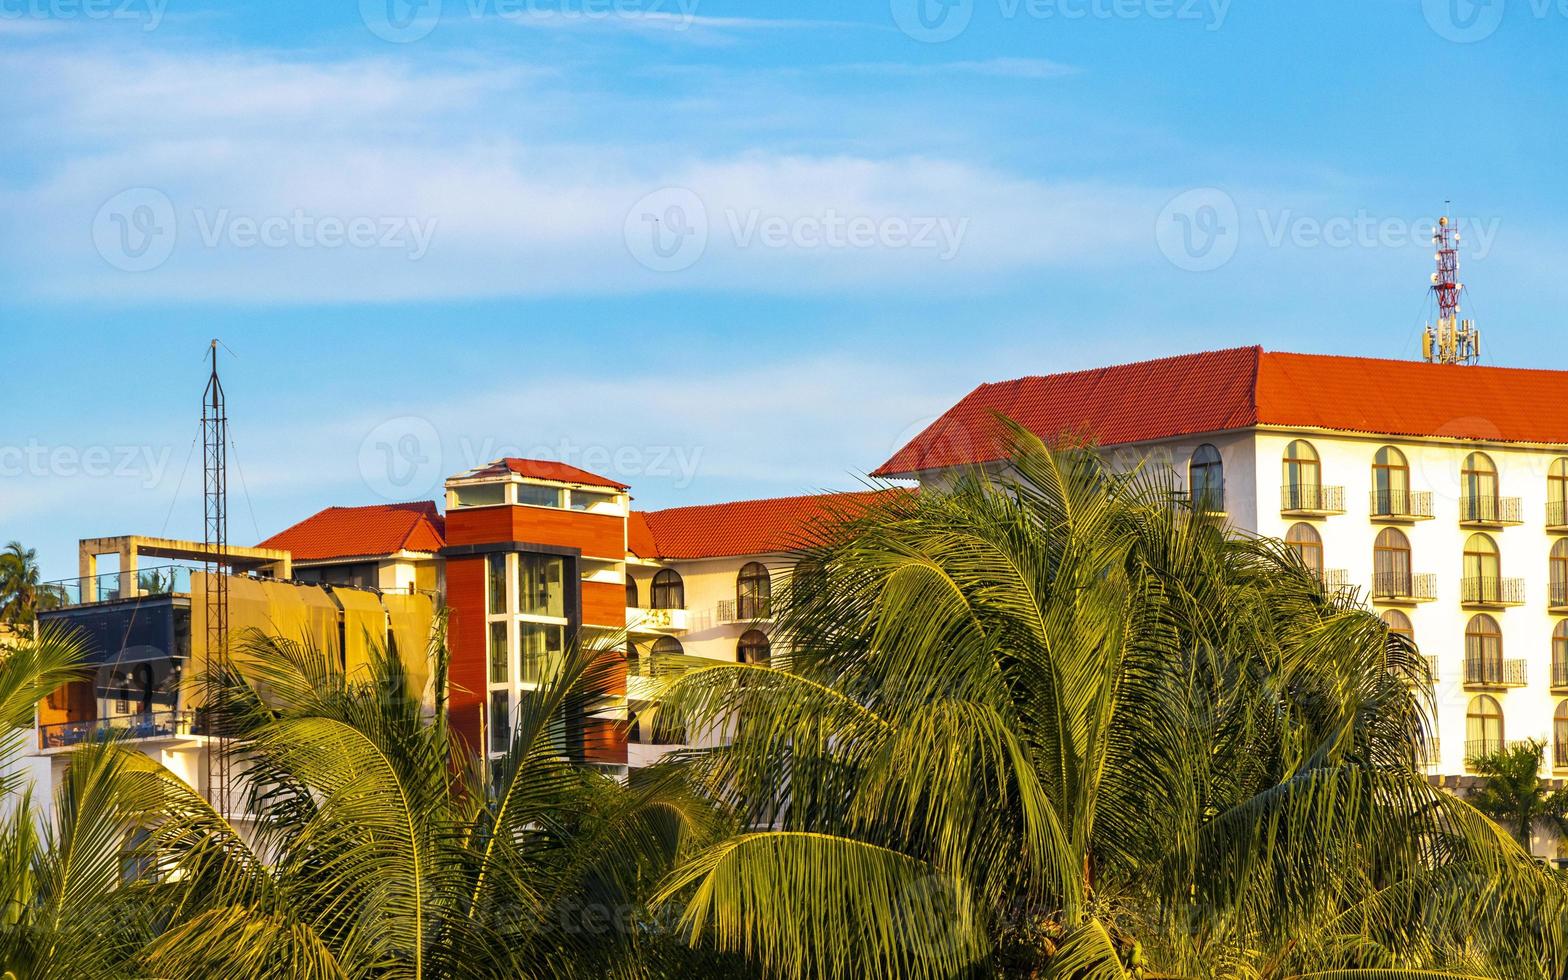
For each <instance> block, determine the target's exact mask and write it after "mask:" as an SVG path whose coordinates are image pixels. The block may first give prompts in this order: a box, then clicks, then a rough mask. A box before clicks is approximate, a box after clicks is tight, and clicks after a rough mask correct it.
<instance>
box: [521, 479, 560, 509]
mask: <svg viewBox="0 0 1568 980" xmlns="http://www.w3.org/2000/svg"><path fill="white" fill-rule="evenodd" d="M563 492H564V491H563V490H562V488H560V487H542V486H540V485H539V484H537V483H519V484H518V485H517V502H518V503H520V504H532V505H533V506H535V507H559V506H561V495H562V493H563Z"/></svg>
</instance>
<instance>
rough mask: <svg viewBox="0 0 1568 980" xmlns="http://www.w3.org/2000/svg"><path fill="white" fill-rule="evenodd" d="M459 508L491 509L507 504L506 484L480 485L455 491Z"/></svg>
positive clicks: (459, 488)
mask: <svg viewBox="0 0 1568 980" xmlns="http://www.w3.org/2000/svg"><path fill="white" fill-rule="evenodd" d="M453 495H454V496H455V497H456V498H457V500H456V506H458V507H489V506H493V505H495V504H504V503H506V484H504V483H479V484H475V485H474V486H471V487H458V488H457V489H456V490H454V491H453Z"/></svg>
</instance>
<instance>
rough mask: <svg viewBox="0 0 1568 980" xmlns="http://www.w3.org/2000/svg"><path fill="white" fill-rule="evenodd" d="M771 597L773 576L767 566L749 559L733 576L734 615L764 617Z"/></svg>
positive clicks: (745, 618) (746, 618)
mask: <svg viewBox="0 0 1568 980" xmlns="http://www.w3.org/2000/svg"><path fill="white" fill-rule="evenodd" d="M772 598H773V578H772V577H771V576H770V575H769V574H768V566H766V565H764V564H763V563H762V562H760V561H749V562H747V563H746V564H745V565H743V566H741V570H740V574H739V575H737V576H735V615H736V617H737V618H738V619H742V620H751V619H766V618H767V616H768V608H769V605H770V603H771V600H772Z"/></svg>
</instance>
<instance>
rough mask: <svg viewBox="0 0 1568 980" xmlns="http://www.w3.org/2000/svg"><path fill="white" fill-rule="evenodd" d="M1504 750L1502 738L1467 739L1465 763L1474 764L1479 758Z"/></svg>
mask: <svg viewBox="0 0 1568 980" xmlns="http://www.w3.org/2000/svg"><path fill="white" fill-rule="evenodd" d="M1501 751H1503V740H1502V739H1500V738H1471V739H1466V740H1465V765H1467V766H1473V765H1475V761H1476V760H1477V759H1480V758H1483V757H1485V756H1491V755H1496V754H1497V753H1499V752H1501Z"/></svg>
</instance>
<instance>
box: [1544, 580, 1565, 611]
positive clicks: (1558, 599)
mask: <svg viewBox="0 0 1568 980" xmlns="http://www.w3.org/2000/svg"><path fill="white" fill-rule="evenodd" d="M1546 606H1547V611H1548V612H1554V613H1564V614H1568V582H1553V583H1551V585H1550V586H1548V591H1547V600H1546Z"/></svg>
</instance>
